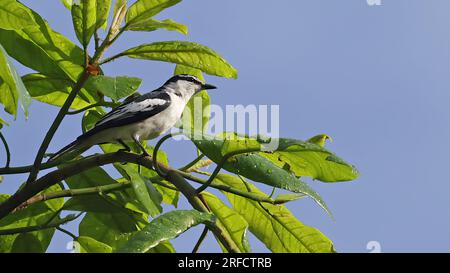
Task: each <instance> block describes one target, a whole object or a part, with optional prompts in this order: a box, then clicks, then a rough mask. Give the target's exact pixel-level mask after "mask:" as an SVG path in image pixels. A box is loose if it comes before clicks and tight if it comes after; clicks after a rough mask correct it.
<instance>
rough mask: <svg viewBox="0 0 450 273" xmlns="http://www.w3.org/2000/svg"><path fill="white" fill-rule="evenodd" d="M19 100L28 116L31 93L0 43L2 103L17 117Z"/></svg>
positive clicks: (0, 93)
mask: <svg viewBox="0 0 450 273" xmlns="http://www.w3.org/2000/svg"><path fill="white" fill-rule="evenodd" d="M19 101H20V104H21V107H22V109H23V111H24V113H25V116H26V117H28V107H29V106H30V103H31V98H30V94H28V91H27V89H26V88H25V85H24V84H23V82H22V79H21V78H20V76H19V74H18V73H17V71H16V69H15V68H14V65H13V64H12V62H11V60H10V59H9V56H8V54H7V53H6V51H5V49H4V48H3V47H2V46H1V45H0V103H2V104H3V105H4V106H5V111H6V112H8V113H9V114H11V115H13V116H14V117H16V116H17V108H18V105H19Z"/></svg>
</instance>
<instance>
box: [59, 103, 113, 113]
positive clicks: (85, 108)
mask: <svg viewBox="0 0 450 273" xmlns="http://www.w3.org/2000/svg"><path fill="white" fill-rule="evenodd" d="M99 106H105V107H112V108H113V107H116V106H118V104H117V103H114V102H106V101H105V102H97V103H94V104H91V105H88V106H86V107H83V108H81V109H78V110H74V111H70V112H67V115H76V114H79V113H83V112H84V111H86V110H89V109H91V108H94V107H99Z"/></svg>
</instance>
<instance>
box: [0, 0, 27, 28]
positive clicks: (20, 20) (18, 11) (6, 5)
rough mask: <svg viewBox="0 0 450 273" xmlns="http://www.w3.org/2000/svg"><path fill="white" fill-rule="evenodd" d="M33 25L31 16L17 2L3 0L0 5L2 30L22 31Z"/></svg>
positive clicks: (0, 25)
mask: <svg viewBox="0 0 450 273" xmlns="http://www.w3.org/2000/svg"><path fill="white" fill-rule="evenodd" d="M33 23H34V20H33V17H32V16H31V14H30V13H29V12H28V10H27V9H25V8H23V6H22V5H21V4H19V3H17V1H16V0H2V3H1V5H0V28H2V29H9V30H11V29H12V30H14V29H21V28H23V27H26V26H29V25H32V24H33Z"/></svg>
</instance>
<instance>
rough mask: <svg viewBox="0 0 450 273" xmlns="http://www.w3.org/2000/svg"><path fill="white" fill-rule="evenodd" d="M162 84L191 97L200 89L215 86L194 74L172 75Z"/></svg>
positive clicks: (213, 87)
mask: <svg viewBox="0 0 450 273" xmlns="http://www.w3.org/2000/svg"><path fill="white" fill-rule="evenodd" d="M164 86H165V87H167V88H169V89H171V90H173V92H175V93H178V94H179V95H182V96H184V97H191V96H193V95H195V94H196V93H198V92H200V91H202V90H207V89H216V88H217V87H215V86H214V85H211V84H207V83H204V82H203V81H201V80H200V79H199V78H197V77H195V76H192V75H187V74H180V75H175V76H173V77H172V78H170V79H169V80H168V81H167V82H166V83H165V84H164Z"/></svg>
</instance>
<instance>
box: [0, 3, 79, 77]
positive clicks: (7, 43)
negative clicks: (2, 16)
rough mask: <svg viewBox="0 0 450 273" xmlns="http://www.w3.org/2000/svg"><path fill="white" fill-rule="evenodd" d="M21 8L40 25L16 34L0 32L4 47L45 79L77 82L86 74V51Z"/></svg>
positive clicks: (36, 15)
mask: <svg viewBox="0 0 450 273" xmlns="http://www.w3.org/2000/svg"><path fill="white" fill-rule="evenodd" d="M21 6H22V7H23V8H24V9H27V10H28V11H29V12H30V13H31V14H32V16H33V19H34V21H35V22H36V23H35V24H34V25H33V26H29V27H25V28H23V29H21V30H16V31H12V32H11V31H8V30H0V43H1V44H2V45H4V47H5V49H6V51H7V52H8V54H9V55H10V56H11V57H13V58H14V59H16V60H17V61H19V62H20V63H22V64H23V65H25V66H27V67H29V68H31V69H33V70H36V71H38V72H41V73H42V74H44V75H58V76H61V77H63V78H66V77H67V78H69V79H71V80H72V81H76V80H77V79H78V78H79V76H80V75H81V73H82V72H83V66H84V61H85V60H84V53H83V50H82V49H81V48H79V47H77V46H76V45H75V44H74V43H72V42H71V41H70V40H69V39H68V38H66V37H64V36H63V35H61V34H60V33H58V32H55V31H54V30H52V29H51V27H50V26H49V25H48V23H47V22H46V21H45V20H43V19H42V18H41V17H40V16H39V14H37V13H36V12H34V11H32V10H31V9H29V8H28V7H26V6H25V5H23V4H21ZM61 71H62V72H63V74H60V72H61Z"/></svg>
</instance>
